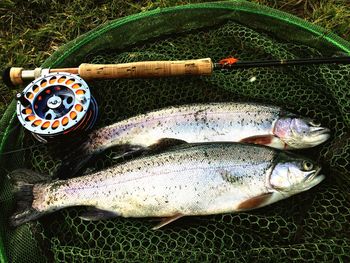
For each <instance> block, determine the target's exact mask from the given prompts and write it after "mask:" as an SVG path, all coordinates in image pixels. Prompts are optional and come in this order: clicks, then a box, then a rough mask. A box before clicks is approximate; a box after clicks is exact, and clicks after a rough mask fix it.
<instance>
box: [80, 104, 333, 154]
mask: <svg viewBox="0 0 350 263" xmlns="http://www.w3.org/2000/svg"><path fill="white" fill-rule="evenodd" d="M293 120H294V122H293ZM296 121H298V122H297V123H296ZM293 125H294V126H293ZM302 125H304V126H302ZM292 126H293V127H296V128H299V130H297V129H294V130H293V131H291V129H292V128H293V127H292ZM305 126H306V127H305ZM311 126H312V127H311ZM314 126H315V127H314ZM311 128H312V132H311V130H310V129H311ZM297 135H298V136H297ZM302 135H303V136H305V137H308V139H309V141H308V142H306V141H305V140H304V141H303V138H302ZM289 137H294V141H293V143H292V141H291V140H290V139H289ZM295 137H298V138H295ZM316 137H317V138H316ZM164 138H170V139H176V140H181V141H185V142H187V143H200V142H215V141H227V142H252V143H256V144H263V145H267V146H272V147H274V148H279V149H286V148H291V149H293V148H307V147H313V146H316V145H318V144H320V143H322V142H324V141H325V140H327V139H328V138H329V130H328V129H327V128H322V127H319V125H314V124H313V122H312V121H311V120H309V119H307V118H302V117H298V116H296V115H294V114H292V113H289V112H286V111H284V110H282V109H281V108H280V107H277V106H268V105H262V104H255V103H233V102H232V103H211V104H194V105H183V106H176V107H170V108H165V109H162V110H157V111H153V112H149V113H147V114H142V115H138V116H135V117H132V118H129V119H126V120H123V121H121V122H117V123H115V124H112V125H110V126H107V127H104V128H101V129H99V130H97V131H95V132H94V133H92V134H91V136H90V140H89V141H88V142H87V144H86V146H85V147H86V150H87V151H88V152H90V153H94V152H99V151H103V150H104V149H106V148H109V147H111V146H114V145H130V146H135V147H143V148H147V147H149V146H151V145H156V144H157V143H159V142H160V141H161V140H162V139H164ZM298 140H299V141H298Z"/></svg>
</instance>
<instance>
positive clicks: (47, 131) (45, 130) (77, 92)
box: [16, 72, 98, 142]
mask: <svg viewBox="0 0 350 263" xmlns="http://www.w3.org/2000/svg"><path fill="white" fill-rule="evenodd" d="M16 99H17V100H18V102H17V116H18V119H19V121H20V122H21V124H22V125H23V127H24V128H26V129H27V130H29V131H30V132H31V133H32V134H33V135H34V137H35V138H36V139H38V140H39V141H42V142H47V140H48V139H52V138H56V137H57V136H60V135H68V134H71V133H73V132H75V131H86V130H88V129H90V128H91V127H92V126H93V125H94V123H95V122H96V119H97V114H98V109H97V104H96V101H95V99H94V98H93V97H92V96H91V92H90V89H89V87H88V85H87V83H86V82H85V81H84V80H83V79H82V78H80V77H78V76H77V75H74V74H70V73H61V72H57V73H51V74H47V75H44V76H41V77H39V78H37V79H35V80H34V81H32V82H31V83H30V84H29V85H28V86H26V88H25V89H24V90H23V92H22V93H18V94H17V95H16Z"/></svg>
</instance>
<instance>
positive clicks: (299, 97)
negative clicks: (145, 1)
mask: <svg viewBox="0 0 350 263" xmlns="http://www.w3.org/2000/svg"><path fill="white" fill-rule="evenodd" d="M349 50H350V45H349V44H348V43H347V42H345V41H344V40H341V39H340V38H338V37H336V36H334V35H333V34H330V33H327V32H326V31H324V30H323V29H320V28H318V27H315V26H313V25H311V24H308V23H306V22H303V21H301V20H299V19H297V18H294V17H292V16H289V15H287V14H285V13H281V12H277V11H274V10H272V9H267V8H264V7H260V6H256V5H253V4H250V3H246V2H242V1H235V2H229V3H227V2H226V3H215V4H200V5H190V6H185V7H176V8H169V9H165V10H156V11H152V12H147V13H142V14H139V15H136V16H131V17H127V18H124V19H120V20H117V21H113V22H111V23H110V24H108V25H105V26H103V27H100V28H98V29H96V30H94V31H93V32H90V33H88V34H87V35H84V36H82V37H80V38H78V39H77V40H75V41H73V42H71V43H69V44H67V45H66V46H64V47H62V48H61V49H60V50H59V51H57V52H56V53H55V54H54V55H53V56H51V58H50V59H48V60H47V61H46V62H45V63H44V66H46V67H47V66H76V65H79V64H80V63H82V62H91V63H122V62H131V61H143V60H172V59H191V58H201V57H210V58H212V59H213V60H214V61H218V60H220V59H221V58H224V57H227V56H229V55H234V56H237V57H239V58H240V59H242V60H250V59H282V58H298V57H302V58H304V57H320V56H332V55H341V54H342V53H350V52H349ZM348 83H350V66H345V65H327V66H326V65H322V66H303V67H288V68H252V69H239V70H236V71H222V72H215V74H214V75H213V76H210V77H178V78H172V79H165V78H164V79H147V80H134V79H131V80H105V81H95V82H92V81H90V82H89V85H90V87H91V88H92V90H93V94H94V96H95V98H96V99H97V101H98V104H99V108H100V109H101V110H100V112H101V114H100V121H99V122H98V124H97V127H103V126H105V125H107V124H111V123H113V122H115V121H118V120H121V119H124V118H126V117H129V116H133V115H135V114H138V113H141V112H145V111H148V110H152V109H156V108H161V107H165V106H169V105H175V104H184V103H195V102H218V101H257V102H264V103H268V104H276V105H280V106H283V107H285V108H287V109H290V110H293V111H295V112H299V113H301V114H303V115H307V116H310V117H312V118H316V119H317V120H319V121H321V122H322V123H323V124H324V125H325V126H328V127H330V128H331V129H332V132H333V135H334V136H333V137H332V139H331V140H330V141H329V142H327V143H326V144H324V145H322V146H320V147H317V148H316V149H311V150H307V151H303V154H304V155H308V156H313V157H314V158H317V159H319V160H320V161H321V162H322V163H323V166H324V167H325V169H324V170H325V171H324V173H325V174H326V176H327V180H326V181H325V182H324V183H322V184H321V185H320V186H318V187H316V188H315V189H312V190H310V191H308V192H305V193H303V194H300V195H297V196H294V197H292V198H289V199H287V200H284V201H282V202H279V203H276V204H274V205H272V206H270V207H266V208H263V209H259V210H257V211H252V212H247V213H239V214H224V215H216V216H205V217H191V218H184V219H181V220H179V221H178V222H175V223H174V224H171V225H169V226H168V227H166V228H164V229H162V230H159V231H153V230H151V227H152V226H154V224H155V222H153V221H150V220H149V219H124V218H117V219H113V220H105V221H99V222H86V221H82V220H81V219H79V217H78V215H79V212H80V211H81V209H82V208H70V209H65V210H62V211H60V212H57V213H54V214H51V215H48V216H46V217H44V218H42V219H40V220H38V221H35V222H31V223H27V224H25V225H23V226H21V227H18V228H16V229H12V228H10V227H9V226H8V224H7V220H8V217H9V216H10V214H11V213H12V209H13V196H12V194H11V185H10V183H9V182H8V179H7V178H6V173H7V172H8V171H12V170H14V169H15V168H18V167H26V168H31V169H34V170H36V171H40V172H44V173H48V174H50V175H52V176H53V177H54V173H55V171H56V169H57V168H58V167H59V165H60V160H59V159H58V157H57V156H56V155H55V154H52V152H51V151H49V150H48V147H47V146H46V145H41V146H40V145H39V143H38V142H35V140H34V139H33V138H32V137H31V135H30V134H28V133H23V130H22V129H19V128H18V127H19V124H18V122H17V120H16V118H15V116H14V115H13V111H14V104H12V105H11V106H10V107H9V109H8V111H7V112H6V113H5V115H4V117H3V119H2V120H1V122H0V127H1V131H3V132H2V133H1V135H0V139H1V149H0V150H1V151H2V152H7V151H10V150H12V149H18V148H20V147H31V146H33V145H37V147H35V148H31V149H30V150H27V151H21V152H16V153H12V154H7V155H2V156H1V160H0V161H1V167H2V168H3V169H2V171H1V177H0V179H1V187H0V211H1V213H0V247H1V248H3V249H4V251H3V252H2V251H1V250H0V255H1V256H0V261H1V260H3V261H6V258H7V260H8V261H9V262H41V261H43V262H45V261H52V260H55V261H57V262H112V261H122V260H124V261H168V262H171V261H179V260H181V261H188V260H192V261H217V260H221V261H228V260H229V261H236V262H266V261H282V262H286V261H292V260H300V261H301V260H303V261H310V262H315V261H318V262H348V261H350V253H349V252H350V225H349V222H350V208H349V193H348V187H349V185H350V177H349V171H350V163H349V162H348V160H349V156H350V136H349V125H350V115H349V114H350V103H349V101H350V100H349V99H350V89H349V87H348ZM57 146H59V145H56V147H57ZM113 154H114V152H113V151H112V150H111V151H108V152H107V153H106V154H105V155H104V156H102V157H101V158H99V159H98V160H97V161H96V162H93V163H91V164H90V167H89V168H90V169H103V168H104V167H107V166H109V165H111V164H113V162H114V161H113V158H112V157H113ZM1 242H3V244H1Z"/></svg>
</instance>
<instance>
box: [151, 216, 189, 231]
mask: <svg viewBox="0 0 350 263" xmlns="http://www.w3.org/2000/svg"><path fill="white" fill-rule="evenodd" d="M183 216H184V215H183V214H180V213H179V214H175V215H173V216H171V217H165V218H163V219H162V220H161V222H160V223H159V224H158V225H156V226H155V227H153V228H152V230H157V229H159V228H161V227H163V226H166V225H167V224H170V223H171V222H174V221H175V220H177V219H179V218H181V217H183Z"/></svg>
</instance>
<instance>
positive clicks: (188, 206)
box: [12, 143, 324, 225]
mask: <svg viewBox="0 0 350 263" xmlns="http://www.w3.org/2000/svg"><path fill="white" fill-rule="evenodd" d="M306 164H307V165H306ZM305 167H306V168H305ZM319 170H320V168H319V166H317V165H316V164H314V163H313V162H311V161H309V160H306V159H305V158H302V157H298V156H295V155H291V154H289V153H285V152H281V151H276V150H274V149H272V148H268V147H262V146H253V145H248V144H234V143H216V144H202V145H194V146H192V145H189V146H183V147H179V148H176V149H174V150H170V151H168V152H164V153H161V154H158V155H154V156H147V157H142V158H138V159H134V160H132V161H129V162H126V163H123V164H120V165H115V166H113V167H110V168H108V169H106V170H103V171H99V172H96V173H93V174H90V175H86V176H82V177H78V178H73V179H68V180H62V181H56V182H52V183H44V184H34V185H33V187H32V192H33V197H34V198H33V200H32V202H31V203H30V209H31V211H32V216H28V213H27V212H22V213H18V214H16V215H14V216H13V217H12V220H13V224H14V225H18V224H21V223H23V222H26V221H29V220H32V219H35V218H37V217H39V216H41V215H43V214H46V213H50V212H54V211H56V210H60V209H62V208H65V207H71V206H89V207H94V208H97V209H99V211H104V212H105V213H107V214H108V215H111V214H112V215H114V216H122V217H173V216H176V215H181V216H188V215H209V214H218V213H228V212H238V211H243V210H250V209H254V208H258V207H262V206H265V205H268V204H271V203H274V202H276V201H278V200H281V199H284V198H287V197H289V196H291V195H293V194H296V193H299V192H302V191H305V190H307V189H309V188H311V187H313V186H314V185H316V184H318V183H319V182H321V181H322V179H323V178H324V177H323V176H321V175H318V172H319ZM22 178H23V176H22ZM17 190H18V192H20V191H21V186H20V187H17Z"/></svg>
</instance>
